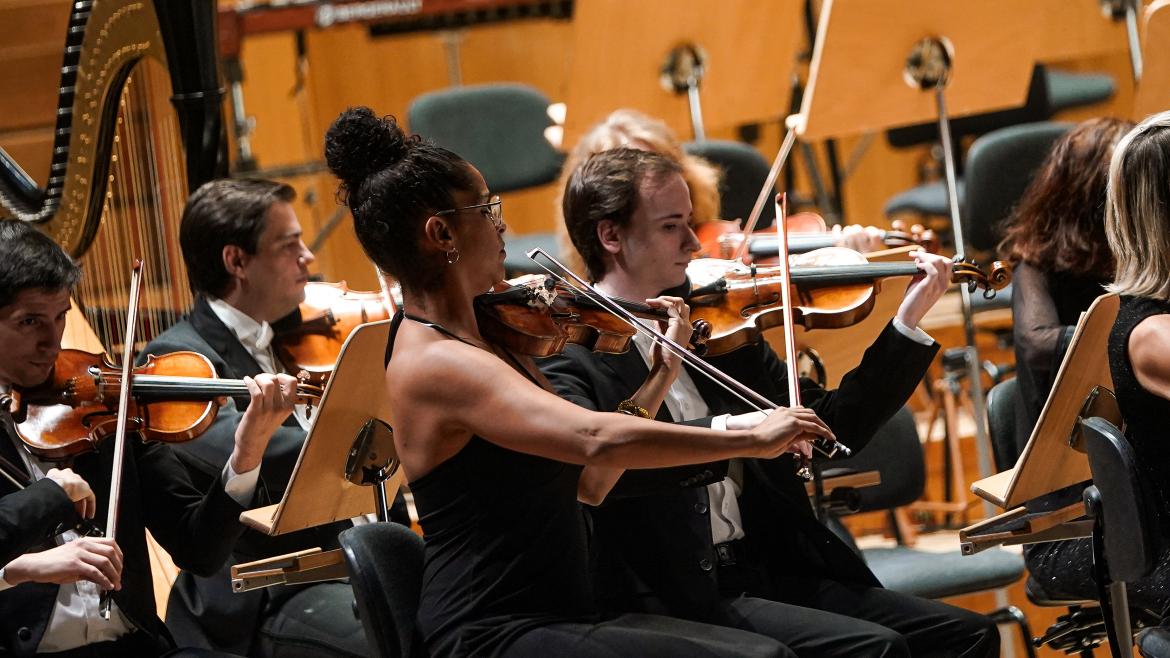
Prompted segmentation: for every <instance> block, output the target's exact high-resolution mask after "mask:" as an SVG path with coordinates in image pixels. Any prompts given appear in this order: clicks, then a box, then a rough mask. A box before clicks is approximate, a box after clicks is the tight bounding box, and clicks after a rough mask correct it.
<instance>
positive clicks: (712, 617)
mask: <svg viewBox="0 0 1170 658" xmlns="http://www.w3.org/2000/svg"><path fill="white" fill-rule="evenodd" d="M937 350H938V346H937V344H936V345H931V346H924V345H921V344H918V343H916V342H914V341H912V340H909V339H908V338H906V337H904V336H902V335H901V334H900V333H898V331H897V330H896V329H894V327H893V326H892V324H891V325H888V326H887V327H886V329H885V330H884V331H883V333H882V334H881V335H880V336H879V337H878V339H877V340H876V341H875V342H874V344H873V345H872V346H871V347H870V348H869V349H868V350H867V351H866V353H865V356H864V358H863V359H862V362H861V364H860V365H859V366H858V367H857V368H856V369H854V370H853V371H851V372H849V373H848V374H846V375H845V377H844V378H843V379H842V381H841V386H840V388H838V389H837V390H835V391H825V390H824V389H823V388H820V387H818V386H816V385H815V384H813V383H812V382H808V381H805V382H802V383H801V396H802V399H803V402H804V404H805V405H806V406H808V407H811V408H813V409H815V410H816V411H817V413H818V415H820V417H821V418H823V419H824V420H825V421H826V422H827V423H828V424H829V426H830V427H831V428H832V429H833V432H834V433H835V434H836V435H837V438H838V439H839V440H840V441H842V442H843V443H845V444H846V445H848V446H850V447H851V448H853V449H854V450H860V449H862V448H864V447H865V444H866V443H868V441H869V440H870V438H871V437H872V436H873V434H874V433H875V432H876V430H877V429H878V428H879V427H880V426H881V425H882V424H883V423H885V422H886V421H887V420H889V418H890V417H891V416H893V414H894V413H895V412H896V411H897V410H898V409H899V408H900V407H901V406H902V404H904V403H905V401H906V399H907V398H909V396H910V394H911V393H912V392H913V390H914V387H915V386H916V385H917V383H918V382H919V381H920V380H921V378H922V375H923V374H924V373H925V371H926V368H927V366H928V365H929V364H930V361H931V359H932V358H933V357H934V354H935V352H937ZM709 361H710V362H711V363H712V364H713V365H715V366H716V367H718V368H719V369H721V370H723V371H724V372H726V373H727V374H729V375H731V376H733V377H734V378H736V379H737V380H739V381H740V382H742V383H744V384H746V385H748V386H749V387H751V388H753V389H755V390H756V391H757V392H759V393H761V394H762V395H764V396H766V397H767V398H768V399H770V400H772V401H773V402H776V403H777V404H781V405H786V404H787V402H788V400H787V398H788V393H787V375H786V370H785V367H784V364H783V362H782V361H781V360H780V359H779V358H778V357H777V356H776V354H775V352H774V351H773V350H772V349H771V347H769V346H768V345H767V344H766V343H763V342H761V343H758V344H753V345H749V346H747V347H744V348H742V349H739V350H736V351H734V352H731V353H729V354H725V355H722V356H719V357H713V358H711V359H709ZM541 369H542V370H543V371H544V373H545V375H546V376H547V377H548V378H549V381H550V382H551V383H552V384H553V386H554V387H555V388H556V389H557V391H558V392H559V393H560V394H561V395H562V396H564V397H565V398H567V399H569V400H571V401H573V402H575V403H577V404H579V405H581V406H584V407H587V408H590V409H596V410H601V411H612V410H614V409H616V408H617V405H618V403H619V402H621V401H622V400H624V399H627V398H628V397H629V396H630V395H631V394H633V393H634V391H636V390H637V388H638V387H639V386H640V385H641V384H642V382H643V381H644V380H645V378H646V375H647V368H646V365H645V362H644V361H643V360H642V357H641V355H640V354H638V353H637V351H635V350H632V349H631V350H630V351H628V352H626V353H625V354H616V355H614V354H596V353H592V352H589V351H587V350H584V349H582V348H579V347H578V346H574V345H570V346H569V348H568V349H566V350H565V352H564V353H563V354H561V355H559V356H556V357H551V358H549V359H546V360H544V362H542V364H541ZM691 377H692V379H693V380H694V382H695V385H696V387H697V388H698V389H699V393H700V395H701V396H702V398H703V400H704V401H705V402H706V403H707V405H708V407H709V408H710V412H711V414H712V415H719V414H724V413H742V412H745V411H748V410H749V409H747V408H746V407H745V405H744V404H743V403H742V402H741V401H740V400H738V399H737V398H735V397H734V396H732V395H731V394H730V393H728V392H726V391H725V390H724V389H722V388H721V387H719V386H718V385H716V384H714V383H712V382H710V381H709V380H708V379H706V378H705V377H703V376H702V375H699V374H697V373H695V372H693V371H692V372H691ZM658 419H659V420H666V421H669V420H670V417H669V412H668V411H667V410H666V408H665V405H663V407H662V408H661V409H660V410H659V414H658ZM709 422H710V419H699V420H698V421H697V424H709ZM664 472H668V473H670V475H669V476H668V477H661V475H660V474H661V473H664ZM724 472H725V467H723V468H720V467H719V466H717V465H710V464H708V465H701V466H699V467H694V468H692V469H691V473H692V475H691V476H689V477H679V476H678V473H679V471H678V469H670V470H669V471H653V470H651V471H628V472H627V473H626V474H625V475H624V476H623V477H622V479H621V480H619V482H618V484H617V485H616V486H615V493H616V494H617V495H616V496H615V495H611V496H610V498H608V499H607V501H606V503H604V504H603V505H601V506H600V507H597V508H592V509H591V515H592V519H593V525H594V551H595V557H596V569H597V571H598V573H597V590H598V593H599V596H600V597H601V602H600V603H601V605H602V607H603V609H606V610H610V611H630V610H644V611H651V612H664V613H668V614H672V615H675V616H680V617H684V618H687V619H695V620H699V621H709V622H716V623H720V622H725V621H726V609H725V608H724V606H722V605H721V598H722V597H721V595H720V592H719V583H718V581H717V570H716V569H714V568H713V567H714V565H716V564H717V563H718V560H717V557H716V555H715V549H714V546H713V545H712V540H711V521H710V514H709V511H708V506H709V500H708V496H707V490H706V488H705V487H702V486H698V485H705V484H708V483H710V482H712V481H716V480H718V479H719V478H721V477H722V476H723V473H724ZM655 486H657V487H658V491H659V493H657V494H654V493H651V492H652V491H653V490H654V488H655ZM631 491H633V492H637V493H641V494H649V495H642V496H637V497H629V496H627V494H629V493H630V492H631ZM739 504H740V512H741V514H742V520H743V524H744V529H745V538H746V539H747V540H748V541H750V542H751V543H752V545H753V546H755V547H756V548H757V551H756V552H757V554H759V555H764V556H767V561H768V562H770V565H771V566H769V565H764V566H765V567H767V568H768V571H769V572H771V573H772V574H773V575H774V576H775V577H776V578H778V579H779V580H780V581H781V582H779V583H777V587H776V589H777V590H784V589H786V586H787V585H788V584H787V583H784V582H783V581H784V578H785V574H787V573H791V572H793V571H794V568H793V565H799V567H798V568H797V569H796V570H797V571H799V572H800V574H801V577H802V578H809V577H812V578H814V579H815V578H818V577H826V578H827V577H832V578H833V579H835V580H839V581H842V582H846V583H852V584H857V585H865V586H875V587H876V586H880V585H879V583H878V581H877V579H876V578H875V577H874V576H873V574H872V573H871V572H870V571H869V569H868V568H867V567H866V566H865V563H864V562H863V561H862V560H861V559H860V558H859V557H858V556H857V555H856V554H855V553H854V552H853V551H852V550H851V549H850V548H849V547H848V546H847V545H846V544H844V543H843V542H842V541H841V540H839V539H838V538H837V537H836V536H835V535H833V533H832V532H830V531H829V530H828V529H827V528H825V527H824V526H823V525H821V524H820V523H819V522H818V521H817V520H816V518H815V516H814V515H813V513H812V509H811V507H810V505H809V503H808V499H807V496H806V494H805V491H804V485H803V482H802V481H801V480H800V479H799V478H798V477H796V474H795V464H794V461H793V460H792V459H791V458H790V457H788V456H783V457H780V458H777V459H771V460H763V459H746V460H744V482H743V491H742V493H741V495H740V497H739ZM767 593H768V594H772V595H773V598H781V599H782V598H784V596H783V594H784V592H783V591H777V592H767Z"/></svg>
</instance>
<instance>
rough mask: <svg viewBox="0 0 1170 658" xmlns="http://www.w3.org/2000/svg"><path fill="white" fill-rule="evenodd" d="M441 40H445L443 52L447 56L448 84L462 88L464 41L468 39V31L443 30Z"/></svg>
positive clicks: (440, 33) (464, 29) (463, 29)
mask: <svg viewBox="0 0 1170 658" xmlns="http://www.w3.org/2000/svg"><path fill="white" fill-rule="evenodd" d="M439 38H441V39H442V40H443V52H444V53H446V54H447V82H448V84H450V85H451V86H452V87H462V86H463V57H462V52H463V40H464V39H466V38H467V29H466V28H462V29H457V30H441V31H440V32H439Z"/></svg>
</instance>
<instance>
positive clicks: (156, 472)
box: [0, 436, 244, 656]
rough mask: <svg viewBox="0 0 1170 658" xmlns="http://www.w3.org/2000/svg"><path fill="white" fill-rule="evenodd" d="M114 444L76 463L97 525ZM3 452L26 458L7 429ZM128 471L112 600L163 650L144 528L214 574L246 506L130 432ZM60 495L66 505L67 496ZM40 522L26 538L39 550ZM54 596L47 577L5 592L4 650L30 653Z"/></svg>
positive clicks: (0, 486) (0, 632) (0, 610)
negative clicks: (198, 481) (198, 482)
mask: <svg viewBox="0 0 1170 658" xmlns="http://www.w3.org/2000/svg"><path fill="white" fill-rule="evenodd" d="M113 447H114V446H113V442H112V441H106V442H104V443H102V444H100V445H99V448H98V451H97V452H96V453H89V454H85V455H81V456H79V457H77V458H76V459H75V460H74V463H73V465H72V467H73V470H75V471H76V472H77V473H78V474H79V475H81V477H83V478H85V480H86V481H87V482H88V483H89V485H90V487H91V488H92V489H93V491H94V493H95V494H96V497H97V513H96V515H95V519H97V520H98V522H99V524H101V523H104V519H105V518H106V510H107V503H108V501H109V488H110V473H111V468H110V467H111V465H112V464H113ZM0 451H3V453H4V454H5V455H6V456H8V457H9V458H10V460H12V461H13V462H14V463H16V464H22V462H21V461H20V459H19V457H17V456H16V448H15V446H14V445H13V444H12V442H11V441H10V440H9V439H8V438H7V437H6V436H5V437H3V440H0ZM123 478H124V479H123V485H122V486H123V490H122V498H121V501H122V503H121V509H120V511H119V516H118V532H117V541H118V546H119V547H121V549H122V554H123V567H122V589H121V590H120V591H118V592H115V593H114V601H115V603H117V605H118V607H119V608H120V609H121V610H122V612H123V613H125V615H126V616H127V617H128V618H129V619H130V620H131V622H133V624H134V625H135V626H137V627H138V628H140V629H141V630H143V631H145V632H146V633H148V634H149V635H150V636H152V637H153V638H154V640H155V642H156V644H157V645H158V649H159V652H160V653H161V652H162V651H165V650H167V649H168V648H169V647H171V646H172V644H173V642H172V640H171V636H170V634H169V633H168V632H167V629H166V627H165V626H163V623H162V621H161V620H160V619H159V618H158V615H157V614H156V612H155V610H156V608H155V600H154V581H153V578H152V574H151V568H150V557H149V554H148V553H147V548H146V533H145V529H150V532H151V534H153V535H154V537H155V539H157V540H158V542H159V543H160V544H161V545H162V546H163V548H165V549H166V550H167V551H168V552H169V553H170V554H171V557H172V558H174V560H175V564H177V565H178V566H179V567H181V568H182V569H184V570H188V571H191V572H194V573H198V574H203V575H210V574H212V573H214V572H215V571H216V570H217V569H219V568H220V566H221V565H223V564H224V562H225V561H226V560H227V557H228V554H229V553H230V552H231V548H232V545H233V544H235V542H236V540H237V539H238V538H239V536H240V533H241V532H243V526H242V525H241V524H240V523H239V517H240V513H241V512H243V511H244V508H243V507H241V506H240V505H239V504H238V503H237V502H236V501H234V500H232V498H231V497H230V496H228V495H227V493H226V492H225V491H224V489H223V481H222V479H221V478H220V477H218V476H217V477H216V478H215V479H214V481H213V483H212V485H211V486H210V487H208V488H206V489H204V490H201V489H198V488H196V486H195V485H194V484H193V483H192V481H191V478H190V476H189V475H188V473H187V469H185V468H184V467H183V465H182V464H180V463H179V460H178V458H177V457H176V456H175V453H174V451H173V450H171V448H170V447H169V446H167V445H162V444H149V445H148V444H144V443H143V442H142V441H140V440H138V439H137V438H136V437H133V436H132V437H131V438H130V439H129V443H128V444H127V450H126V463H125V470H124V473H123ZM47 485H50V486H53V487H56V485H55V484H52V483H47ZM7 486H9V485H8V483H7V482H5V481H0V491H4V492H6V493H9V492H10V491H11V490H10V489H8V488H6V487H7ZM41 486H43V485H40V484H38V485H34V488H37V487H41ZM59 489H60V488H59V487H58V490H59ZM204 491H206V493H204ZM61 497H62V498H65V499H66V504H68V498H67V497H66V496H64V495H63V494H62V495H61ZM69 508H70V509H72V505H71V504H69ZM72 518H74V517H71V520H72ZM43 523H44V520H43V519H42V520H41V521H40V522H39V523H34V524H33V526H32V530H30V533H31V534H28V535H24V537H23V539H22V542H23V543H29V544H31V545H32V547H33V548H34V549H37V550H44V549H47V548H52V547H53V546H54V543H53V541H52V539H50V538H47V537H46V536H45V531H44V530H43V528H44V527H45V526H44V525H42V524H43ZM56 599H57V586H56V585H51V584H43V583H25V584H23V585H18V586H16V587H13V588H11V589H8V590H5V591H3V592H0V640H2V641H0V647H2V648H0V653H4V652H7V653H8V654H9V655H13V656H31V655H33V654H34V653H35V652H36V648H37V645H38V644H40V641H41V637H42V636H43V635H44V632H45V629H46V627H47V626H48V623H49V617H50V615H51V614H52V610H53V606H54V604H55V602H56Z"/></svg>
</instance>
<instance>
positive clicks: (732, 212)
mask: <svg viewBox="0 0 1170 658" xmlns="http://www.w3.org/2000/svg"><path fill="white" fill-rule="evenodd" d="M683 150H685V151H686V152H687V153H690V154H691V155H697V156H699V157H701V158H703V159H704V160H707V161H709V162H710V163H711V164H713V165H715V166H717V167H719V168H720V169H721V170H722V171H723V177H722V179H721V180H720V181H719V205H720V214H722V215H723V218H724V219H737V218H738V219H739V220H740V221H741V222H746V221H747V218H748V217H749V216H750V215H751V214H752V207H753V206H755V205H756V197H758V196H759V194H760V188H761V187H763V186H764V181H766V180H768V171H769V170H770V169H771V167H770V166H769V165H768V161H767V160H765V159H764V156H762V155H760V152H759V151H757V150H756V149H755V147H754V146H752V145H751V144H744V143H743V142H733V141H729V140H722V139H712V140H706V141H702V142H687V143H686V144H683ZM774 221H776V204H774V203H771V202H769V203H766V204H764V210H763V212H761V213H760V221H759V224H757V225H756V228H764V227H767V226H771V225H772V223H773V222H774Z"/></svg>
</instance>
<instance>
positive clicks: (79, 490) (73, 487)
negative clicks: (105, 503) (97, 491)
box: [45, 468, 97, 519]
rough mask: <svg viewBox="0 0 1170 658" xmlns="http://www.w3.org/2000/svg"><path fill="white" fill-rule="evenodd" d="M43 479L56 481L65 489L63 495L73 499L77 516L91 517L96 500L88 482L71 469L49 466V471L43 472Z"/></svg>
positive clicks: (95, 507) (94, 509)
mask: <svg viewBox="0 0 1170 658" xmlns="http://www.w3.org/2000/svg"><path fill="white" fill-rule="evenodd" d="M45 479H46V480H52V481H53V482H56V483H57V484H58V485H60V486H61V488H62V489H64V490H65V495H66V496H69V500H71V501H73V506H74V507H76V508H77V515H78V516H80V517H81V518H83V519H92V518H93V514H94V512H95V511H96V509H97V500H96V499H95V498H94V495H93V491H92V490H90V488H89V483H88V482H86V481H85V480H83V479H82V478H81V476H80V475H78V474H77V473H74V472H73V469H71V468H60V469H58V468H50V469H49V472H48V473H45Z"/></svg>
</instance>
